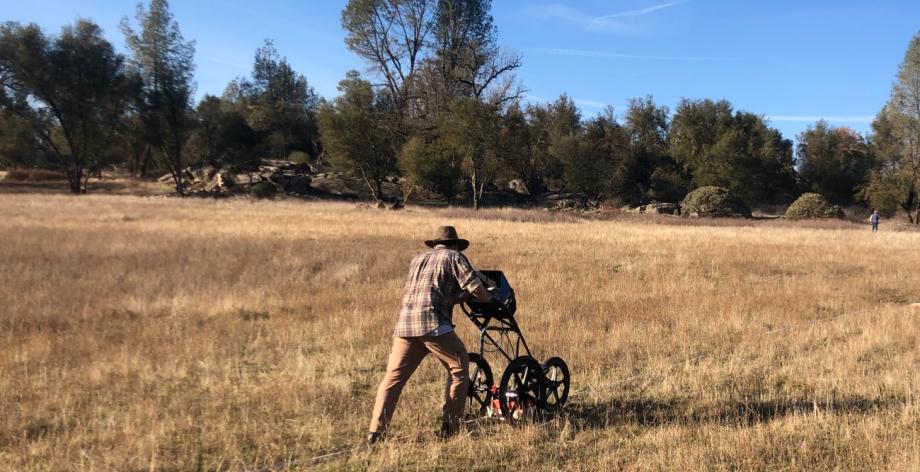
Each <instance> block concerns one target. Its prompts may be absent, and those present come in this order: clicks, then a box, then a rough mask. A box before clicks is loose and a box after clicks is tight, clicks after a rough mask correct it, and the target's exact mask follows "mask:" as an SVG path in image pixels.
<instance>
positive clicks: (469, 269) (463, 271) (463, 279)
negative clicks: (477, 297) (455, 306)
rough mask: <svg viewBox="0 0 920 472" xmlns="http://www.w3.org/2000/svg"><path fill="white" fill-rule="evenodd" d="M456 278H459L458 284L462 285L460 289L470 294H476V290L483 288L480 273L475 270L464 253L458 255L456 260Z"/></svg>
mask: <svg viewBox="0 0 920 472" xmlns="http://www.w3.org/2000/svg"><path fill="white" fill-rule="evenodd" d="M454 276H456V277H457V283H458V284H460V288H462V289H463V290H466V291H467V292H469V293H473V292H475V291H476V289H478V288H479V287H481V286H482V281H481V280H479V272H477V271H476V269H474V268H473V265H472V264H470V261H469V259H467V258H466V256H464V255H463V254H462V253H460V254H457V257H456V258H454Z"/></svg>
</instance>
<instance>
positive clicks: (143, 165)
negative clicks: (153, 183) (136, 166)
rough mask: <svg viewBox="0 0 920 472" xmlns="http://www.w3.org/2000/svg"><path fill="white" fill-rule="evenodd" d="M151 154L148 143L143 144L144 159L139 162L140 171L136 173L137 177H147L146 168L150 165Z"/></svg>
mask: <svg viewBox="0 0 920 472" xmlns="http://www.w3.org/2000/svg"><path fill="white" fill-rule="evenodd" d="M151 154H152V153H151V152H150V145H149V144H148V145H146V146H144V160H143V162H141V169H140V173H139V174H138V177H140V178H142V179H143V178H145V177H147V168H148V166H150V156H151Z"/></svg>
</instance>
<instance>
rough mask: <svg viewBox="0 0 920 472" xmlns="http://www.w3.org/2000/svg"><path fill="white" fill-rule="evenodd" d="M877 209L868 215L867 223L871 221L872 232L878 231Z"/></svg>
mask: <svg viewBox="0 0 920 472" xmlns="http://www.w3.org/2000/svg"><path fill="white" fill-rule="evenodd" d="M878 219H879V216H878V210H872V215H871V216H870V217H869V223H872V232H873V233H874V232H876V231H878Z"/></svg>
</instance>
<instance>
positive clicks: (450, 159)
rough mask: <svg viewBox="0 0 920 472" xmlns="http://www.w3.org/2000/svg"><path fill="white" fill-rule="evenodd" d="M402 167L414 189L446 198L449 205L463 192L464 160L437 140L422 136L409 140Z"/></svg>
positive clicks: (404, 148) (401, 163) (409, 184)
mask: <svg viewBox="0 0 920 472" xmlns="http://www.w3.org/2000/svg"><path fill="white" fill-rule="evenodd" d="M399 167H400V169H401V170H402V173H403V175H404V176H405V179H406V180H407V181H408V182H407V184H408V186H409V187H410V188H411V187H416V186H417V187H421V188H424V189H426V190H428V191H430V192H434V193H436V194H438V195H440V196H442V197H444V199H445V200H446V201H447V202H448V203H450V202H451V200H452V199H453V198H454V196H455V195H456V194H457V192H458V191H459V189H460V178H461V176H462V173H463V171H462V158H461V156H459V155H457V153H456V152H455V151H454V149H452V148H451V147H449V146H446V145H444V143H442V142H440V141H439V140H437V139H435V140H431V141H426V140H425V139H424V138H423V137H421V136H414V137H412V138H411V139H409V141H407V142H406V144H405V145H404V146H403V148H402V151H401V152H400V155H399ZM407 193H411V191H409V192H407Z"/></svg>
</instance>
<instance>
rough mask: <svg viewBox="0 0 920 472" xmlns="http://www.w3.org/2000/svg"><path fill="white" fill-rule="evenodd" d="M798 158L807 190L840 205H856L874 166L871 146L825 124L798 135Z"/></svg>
mask: <svg viewBox="0 0 920 472" xmlns="http://www.w3.org/2000/svg"><path fill="white" fill-rule="evenodd" d="M796 154H797V161H798V162H797V163H798V166H799V171H798V172H799V177H800V178H801V179H802V182H803V184H804V185H805V187H806V188H807V189H808V190H809V191H811V192H815V193H818V194H820V195H823V196H824V197H825V198H827V199H828V200H829V201H830V202H831V203H834V204H838V205H849V204H851V203H853V199H854V197H855V195H856V194H857V192H858V191H859V190H861V187H862V186H864V185H865V184H866V181H867V179H868V177H869V171H870V170H871V169H872V166H873V163H872V159H871V156H870V154H869V146H868V143H867V142H866V140H865V139H864V138H863V137H862V136H860V135H859V134H858V133H856V132H855V131H853V130H851V129H850V128H846V127H842V128H834V127H832V126H829V125H828V124H827V122H825V121H819V122H818V123H816V124H815V126H813V127H812V126H809V127H808V129H806V130H805V131H804V132H802V133H801V134H799V135H798V146H797V149H796Z"/></svg>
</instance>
